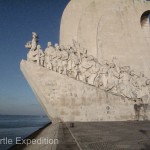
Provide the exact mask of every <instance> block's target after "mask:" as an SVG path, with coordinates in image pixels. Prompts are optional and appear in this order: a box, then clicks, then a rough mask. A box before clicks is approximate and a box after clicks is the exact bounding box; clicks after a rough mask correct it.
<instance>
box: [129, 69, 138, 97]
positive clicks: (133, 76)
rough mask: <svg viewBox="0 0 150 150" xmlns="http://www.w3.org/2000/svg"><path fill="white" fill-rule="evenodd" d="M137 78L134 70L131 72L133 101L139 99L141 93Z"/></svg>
mask: <svg viewBox="0 0 150 150" xmlns="http://www.w3.org/2000/svg"><path fill="white" fill-rule="evenodd" d="M137 78H138V76H137V75H136V74H135V72H134V71H133V70H131V71H130V84H129V85H130V90H131V93H132V95H131V97H132V98H133V99H137V98H138V92H139V88H138V84H137Z"/></svg>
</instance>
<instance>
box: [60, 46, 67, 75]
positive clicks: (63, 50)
mask: <svg viewBox="0 0 150 150" xmlns="http://www.w3.org/2000/svg"><path fill="white" fill-rule="evenodd" d="M68 59H69V54H68V52H67V50H66V48H65V47H64V46H62V47H61V61H62V62H61V63H62V70H63V72H62V74H64V75H67V66H68Z"/></svg>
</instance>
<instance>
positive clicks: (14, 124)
mask: <svg viewBox="0 0 150 150" xmlns="http://www.w3.org/2000/svg"><path fill="white" fill-rule="evenodd" d="M49 122H50V120H49V118H48V117H46V116H44V117H43V116H42V117H41V116H8V115H7V116H5V115H0V150H7V149H8V148H9V147H11V146H12V145H13V144H15V142H16V137H21V138H25V137H27V136H28V135H30V134H32V133H33V132H34V131H36V130H38V129H39V128H41V127H43V126H44V125H46V124H47V123H49ZM4 138H5V139H6V138H7V139H12V140H13V144H12V145H8V144H4V143H3V142H1V139H4Z"/></svg>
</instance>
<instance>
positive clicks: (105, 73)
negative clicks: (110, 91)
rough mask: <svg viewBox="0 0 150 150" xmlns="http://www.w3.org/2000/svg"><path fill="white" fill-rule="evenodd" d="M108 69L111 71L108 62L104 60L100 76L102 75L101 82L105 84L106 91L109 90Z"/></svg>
mask: <svg viewBox="0 0 150 150" xmlns="http://www.w3.org/2000/svg"><path fill="white" fill-rule="evenodd" d="M108 69H109V66H108V61H107V60H104V61H103V62H102V66H101V68H100V74H101V80H100V82H101V83H102V84H103V87H104V89H107V86H108Z"/></svg>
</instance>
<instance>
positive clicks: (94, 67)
mask: <svg viewBox="0 0 150 150" xmlns="http://www.w3.org/2000/svg"><path fill="white" fill-rule="evenodd" d="M87 63H88V64H87V66H88V68H87V70H86V72H85V77H86V81H87V83H88V84H90V85H95V79H96V77H97V76H98V72H99V70H100V65H99V63H98V61H97V60H96V59H95V58H94V57H93V56H89V57H88V58H87Z"/></svg>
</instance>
